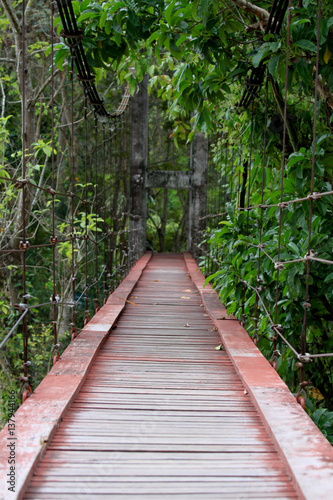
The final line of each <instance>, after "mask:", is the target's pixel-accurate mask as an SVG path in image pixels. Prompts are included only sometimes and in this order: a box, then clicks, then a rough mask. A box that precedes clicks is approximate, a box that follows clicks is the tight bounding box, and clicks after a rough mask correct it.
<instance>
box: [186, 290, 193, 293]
mask: <svg viewBox="0 0 333 500" xmlns="http://www.w3.org/2000/svg"><path fill="white" fill-rule="evenodd" d="M184 292H191V293H192V290H190V289H188V290H184Z"/></svg>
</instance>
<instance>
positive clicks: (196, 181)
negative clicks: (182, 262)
mask: <svg viewBox="0 0 333 500" xmlns="http://www.w3.org/2000/svg"><path fill="white" fill-rule="evenodd" d="M207 166H208V139H207V138H206V137H205V135H204V134H201V133H196V134H195V136H194V138H193V141H192V144H191V189H190V193H189V224H188V235H187V248H188V250H189V251H190V252H191V253H192V255H193V256H194V257H197V256H198V249H197V247H196V245H198V244H199V243H200V242H201V241H202V231H203V230H204V229H205V226H206V224H205V221H204V220H200V219H201V217H204V216H205V215H206V205H207Z"/></svg>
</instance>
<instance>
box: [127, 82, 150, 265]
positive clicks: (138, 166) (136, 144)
mask: <svg viewBox="0 0 333 500" xmlns="http://www.w3.org/2000/svg"><path fill="white" fill-rule="evenodd" d="M148 82H149V77H148V75H146V76H145V77H144V78H143V80H142V82H141V83H140V85H139V86H138V89H137V91H136V94H135V95H134V97H133V99H132V102H131V108H130V109H131V124H130V128H131V143H130V144H131V145H130V204H129V207H130V214H131V215H130V223H129V229H130V235H129V252H130V256H129V257H130V261H132V259H133V258H134V259H137V258H138V257H140V256H141V255H142V254H143V253H144V252H145V250H146V244H147V197H146V187H145V179H146V169H147V159H148Z"/></svg>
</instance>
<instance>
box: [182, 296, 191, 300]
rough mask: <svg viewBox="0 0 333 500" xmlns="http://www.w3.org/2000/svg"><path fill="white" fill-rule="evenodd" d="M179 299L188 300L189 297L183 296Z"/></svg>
mask: <svg viewBox="0 0 333 500" xmlns="http://www.w3.org/2000/svg"><path fill="white" fill-rule="evenodd" d="M180 298H181V299H190V298H191V297H185V296H183V297H180Z"/></svg>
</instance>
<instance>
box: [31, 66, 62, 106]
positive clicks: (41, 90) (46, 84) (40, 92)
mask: <svg viewBox="0 0 333 500" xmlns="http://www.w3.org/2000/svg"><path fill="white" fill-rule="evenodd" d="M58 73H60V69H59V68H56V69H55V70H54V71H53V74H52V75H50V76H49V77H48V78H46V80H45V82H44V83H43V84H42V85H41V87H40V88H39V89H38V90H37V93H36V95H35V101H37V100H38V98H39V96H40V95H41V94H42V92H43V90H44V89H45V87H47V86H48V85H49V83H51V81H52V77H55V76H56V75H57V74H58Z"/></svg>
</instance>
